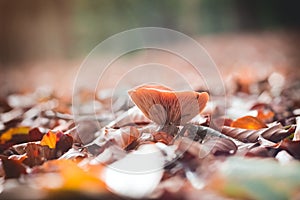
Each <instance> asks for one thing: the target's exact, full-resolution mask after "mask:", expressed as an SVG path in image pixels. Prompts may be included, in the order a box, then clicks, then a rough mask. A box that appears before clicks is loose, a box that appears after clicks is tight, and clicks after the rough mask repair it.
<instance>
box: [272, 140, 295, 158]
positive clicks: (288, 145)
mask: <svg viewBox="0 0 300 200" xmlns="http://www.w3.org/2000/svg"><path fill="white" fill-rule="evenodd" d="M276 147H277V148H280V149H283V150H286V151H287V152H288V153H290V154H291V155H292V156H294V157H295V158H296V159H298V160H300V141H292V140H289V139H284V140H282V141H281V142H279V143H278V144H277V146H276Z"/></svg>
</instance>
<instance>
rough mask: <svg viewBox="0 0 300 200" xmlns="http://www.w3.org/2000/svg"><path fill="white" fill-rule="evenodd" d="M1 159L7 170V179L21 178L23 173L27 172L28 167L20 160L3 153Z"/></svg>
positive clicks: (5, 170)
mask: <svg viewBox="0 0 300 200" xmlns="http://www.w3.org/2000/svg"><path fill="white" fill-rule="evenodd" d="M0 159H1V161H2V166H3V170H4V172H5V179H9V178H19V177H20V176H21V174H26V167H25V166H24V165H23V164H22V163H21V162H20V161H18V160H14V159H9V158H7V157H6V156H2V155H0Z"/></svg>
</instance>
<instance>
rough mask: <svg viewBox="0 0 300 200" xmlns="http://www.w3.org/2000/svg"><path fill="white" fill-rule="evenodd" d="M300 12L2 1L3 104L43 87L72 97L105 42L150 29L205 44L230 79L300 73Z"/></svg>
mask: <svg viewBox="0 0 300 200" xmlns="http://www.w3.org/2000/svg"><path fill="white" fill-rule="evenodd" d="M299 5H300V4H299V3H298V1H292V0H287V1H281V0H266V1H260V0H252V1H247V0H226V1H225V0H189V1H184V0H172V1H171V0H151V1H149V0H89V1H85V0H43V1H41V0H22V1H18V0H0V70H1V71H0V72H1V73H0V74H1V75H0V91H1V96H5V95H7V94H8V93H11V92H15V91H26V90H32V89H33V88H35V87H37V86H40V85H52V86H53V87H55V88H59V89H60V90H62V91H63V92H66V93H67V92H71V86H72V83H73V79H74V77H75V75H76V71H77V69H78V67H79V66H80V64H81V62H82V61H83V59H84V58H85V56H87V55H88V53H89V52H90V51H91V50H92V49H93V48H94V47H95V46H96V45H97V44H98V43H99V42H101V41H102V40H104V39H106V38H108V37H109V36H111V35H113V34H116V33H119V32H121V31H125V30H127V29H131V28H136V27H145V26H158V27H165V28H171V29H174V30H177V31H180V32H183V33H185V34H187V35H189V36H191V37H193V38H194V39H196V40H198V41H199V42H200V44H202V45H203V46H204V47H205V48H206V49H207V51H208V52H209V54H210V55H211V57H212V58H213V60H214V61H215V62H216V64H217V65H218V67H220V70H221V72H222V73H224V76H226V75H228V74H232V73H234V72H237V73H243V72H245V71H247V72H249V73H248V74H251V73H252V72H253V71H255V70H256V69H262V68H263V69H266V70H265V71H263V74H266V73H267V72H269V71H272V70H273V69H274V68H276V69H277V68H278V70H281V71H283V72H284V73H290V74H295V71H297V73H299V72H298V70H299V69H300V66H299V63H300V53H299V47H300V41H299V38H300V37H299V33H300V31H299V30H300V29H299V26H300V12H299ZM108 51H109V50H108ZM162 59H163V58H162ZM297 73H296V74H297ZM257 74H258V75H259V74H261V73H257Z"/></svg>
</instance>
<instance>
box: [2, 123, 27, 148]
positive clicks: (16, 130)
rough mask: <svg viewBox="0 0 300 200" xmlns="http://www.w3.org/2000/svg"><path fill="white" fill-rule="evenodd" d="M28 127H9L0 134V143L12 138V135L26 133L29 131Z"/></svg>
mask: <svg viewBox="0 0 300 200" xmlns="http://www.w3.org/2000/svg"><path fill="white" fill-rule="evenodd" d="M29 130H30V128H29V127H26V126H21V127H16V128H10V129H8V130H7V131H6V132H4V133H3V134H2V135H1V136H0V144H4V143H5V142H7V141H9V140H11V139H12V137H13V136H14V135H26V134H28V133H29Z"/></svg>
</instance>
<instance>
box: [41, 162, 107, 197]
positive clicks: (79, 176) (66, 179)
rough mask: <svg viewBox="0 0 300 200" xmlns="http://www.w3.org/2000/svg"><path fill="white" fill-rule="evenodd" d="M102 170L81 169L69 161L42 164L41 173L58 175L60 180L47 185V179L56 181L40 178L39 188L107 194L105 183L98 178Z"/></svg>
mask: <svg viewBox="0 0 300 200" xmlns="http://www.w3.org/2000/svg"><path fill="white" fill-rule="evenodd" d="M102 169H103V166H102V165H97V166H92V167H90V166H87V168H86V169H82V168H80V167H78V165H77V163H75V162H73V161H71V160H64V159H61V160H52V161H48V162H46V163H44V165H42V166H41V168H40V170H41V171H42V172H47V171H48V172H55V173H58V174H59V175H60V179H61V180H57V183H56V184H48V183H47V181H48V180H47V179H48V178H49V181H51V182H52V181H54V182H55V181H56V180H53V179H51V177H47V176H42V177H41V178H42V179H41V180H40V182H38V183H39V185H40V186H41V187H43V188H45V189H52V190H53V189H55V190H68V191H70V190H71V191H77V190H81V191H85V192H87V191H89V192H97V193H101V192H108V191H107V190H106V186H105V183H104V182H103V181H102V180H101V179H99V178H98V177H99V176H100V173H101V171H102ZM53 185H55V186H53Z"/></svg>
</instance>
